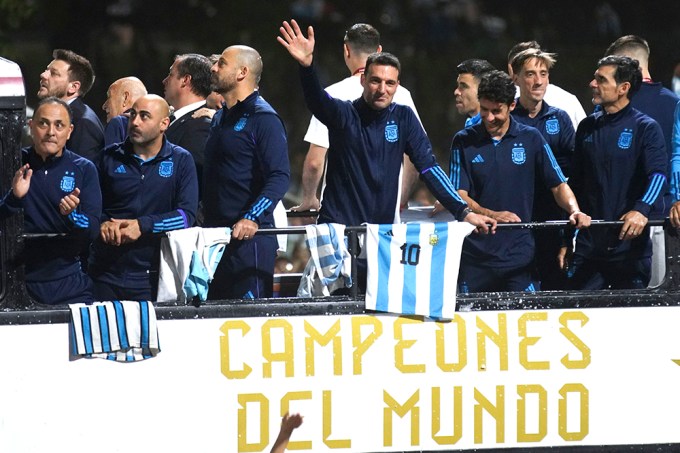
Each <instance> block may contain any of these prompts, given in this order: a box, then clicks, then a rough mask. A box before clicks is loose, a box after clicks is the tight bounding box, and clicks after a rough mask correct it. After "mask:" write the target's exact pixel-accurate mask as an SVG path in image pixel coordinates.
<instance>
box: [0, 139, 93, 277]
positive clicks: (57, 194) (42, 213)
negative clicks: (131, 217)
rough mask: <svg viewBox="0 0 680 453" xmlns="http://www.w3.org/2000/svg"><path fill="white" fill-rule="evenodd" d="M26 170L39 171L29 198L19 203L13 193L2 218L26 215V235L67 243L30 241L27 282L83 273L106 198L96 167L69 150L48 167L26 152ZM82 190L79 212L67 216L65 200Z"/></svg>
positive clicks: (3, 204)
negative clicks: (83, 259) (84, 257)
mask: <svg viewBox="0 0 680 453" xmlns="http://www.w3.org/2000/svg"><path fill="white" fill-rule="evenodd" d="M21 159H22V163H23V164H29V165H30V168H31V169H33V176H32V177H31V186H30V188H29V190H28V193H27V194H26V196H25V197H24V198H22V199H17V198H16V197H15V196H14V194H13V193H12V190H11V189H10V190H9V192H8V193H7V194H6V195H5V197H4V198H3V199H2V201H0V218H5V217H8V216H10V215H12V214H14V213H16V212H18V211H19V210H20V209H23V211H24V231H25V232H26V233H40V234H50V233H62V234H66V236H64V237H55V238H39V239H27V240H26V245H25V249H24V256H23V259H24V263H25V265H26V280H28V281H46V280H57V279H60V278H63V277H66V276H68V275H71V274H74V273H78V272H81V267H80V259H79V255H80V253H81V252H82V251H83V250H86V249H87V247H88V246H89V244H90V241H92V240H94V239H95V238H96V237H97V236H98V235H99V216H100V215H101V210H102V195H101V192H100V190H99V179H98V177H97V169H96V168H95V166H94V164H93V163H92V162H90V161H89V160H87V159H84V158H82V157H80V156H79V155H77V154H75V153H72V152H71V151H69V150H68V149H64V151H63V153H62V155H61V157H54V158H48V159H47V161H45V162H43V160H42V158H41V157H39V156H38V155H37V154H36V153H35V151H34V150H33V148H32V147H31V148H26V149H23V150H22V152H21ZM76 188H78V189H80V195H79V198H80V204H79V205H78V208H77V209H76V210H75V211H73V212H72V213H70V214H69V215H68V216H64V215H62V214H61V213H60V212H59V202H60V200H61V199H62V198H63V197H65V196H66V195H68V194H69V193H71V192H72V191H73V190H74V189H76Z"/></svg>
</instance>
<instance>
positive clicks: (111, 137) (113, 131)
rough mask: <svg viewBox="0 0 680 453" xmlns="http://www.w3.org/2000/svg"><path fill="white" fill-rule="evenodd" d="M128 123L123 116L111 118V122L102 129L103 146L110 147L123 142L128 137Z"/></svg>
mask: <svg viewBox="0 0 680 453" xmlns="http://www.w3.org/2000/svg"><path fill="white" fill-rule="evenodd" d="M128 121H129V118H128V117H127V116H125V115H118V116H114V117H113V118H111V121H109V123H108V124H107V125H106V128H104V146H111V145H113V144H114V143H123V142H124V141H125V139H126V138H127V136H128V131H127V127H128ZM95 162H96V161H95Z"/></svg>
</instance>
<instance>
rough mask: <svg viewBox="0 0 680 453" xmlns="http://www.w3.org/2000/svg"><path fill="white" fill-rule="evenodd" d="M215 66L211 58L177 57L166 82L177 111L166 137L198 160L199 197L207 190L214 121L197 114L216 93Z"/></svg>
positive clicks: (189, 55) (187, 55) (172, 117)
mask: <svg viewBox="0 0 680 453" xmlns="http://www.w3.org/2000/svg"><path fill="white" fill-rule="evenodd" d="M211 66H212V65H211V64H210V60H209V59H208V57H205V56H203V55H199V54H184V55H177V56H176V57H175V61H174V62H173V63H172V66H170V71H169V73H168V76H167V77H166V78H165V79H163V86H164V87H165V93H164V94H165V100H166V101H167V102H168V104H170V105H171V106H172V107H173V108H174V112H173V114H172V115H171V116H170V126H168V130H167V131H166V132H165V137H166V138H167V139H168V141H169V142H170V143H173V144H175V145H178V146H181V147H182V148H184V149H186V150H187V151H189V152H190V153H191V155H192V156H193V157H194V162H195V163H196V173H197V174H198V187H199V194H200V193H202V190H203V160H204V158H203V149H204V148H205V142H206V140H207V139H208V133H209V132H210V118H208V117H204V116H203V117H198V118H194V117H193V113H194V112H195V111H196V110H198V109H200V108H203V107H205V105H206V104H205V99H206V98H207V97H208V95H210V93H212V88H211V85H210V67H211ZM199 197H200V195H199Z"/></svg>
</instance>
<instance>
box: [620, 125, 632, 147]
mask: <svg viewBox="0 0 680 453" xmlns="http://www.w3.org/2000/svg"><path fill="white" fill-rule="evenodd" d="M631 143H633V129H624V130H623V132H621V135H619V143H618V144H619V148H621V149H628V148H630V145H631Z"/></svg>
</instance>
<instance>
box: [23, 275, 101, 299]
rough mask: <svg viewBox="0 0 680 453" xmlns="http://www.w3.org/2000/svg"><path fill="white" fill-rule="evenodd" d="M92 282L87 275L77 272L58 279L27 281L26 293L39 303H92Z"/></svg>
mask: <svg viewBox="0 0 680 453" xmlns="http://www.w3.org/2000/svg"><path fill="white" fill-rule="evenodd" d="M93 289H94V287H93V284H92V280H91V279H90V277H89V276H87V275H85V274H83V273H82V272H78V273H75V274H71V275H69V276H66V277H64V278H60V279H58V280H49V281H27V282H26V290H27V291H28V294H29V295H30V296H31V297H32V298H33V299H34V300H35V301H36V302H39V303H41V304H50V305H56V304H77V303H86V304H89V303H92V302H93V301H94V296H93Z"/></svg>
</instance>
